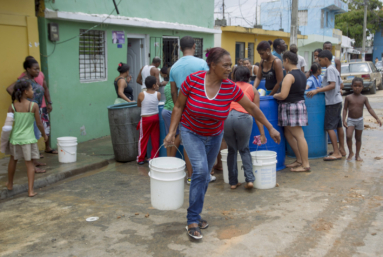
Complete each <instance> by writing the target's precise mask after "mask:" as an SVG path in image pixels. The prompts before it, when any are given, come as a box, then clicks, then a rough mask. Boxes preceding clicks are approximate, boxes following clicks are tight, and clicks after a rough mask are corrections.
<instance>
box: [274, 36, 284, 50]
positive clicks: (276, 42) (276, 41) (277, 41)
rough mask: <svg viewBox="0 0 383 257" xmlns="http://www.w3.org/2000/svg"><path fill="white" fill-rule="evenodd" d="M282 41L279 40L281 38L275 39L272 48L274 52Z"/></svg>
mask: <svg viewBox="0 0 383 257" xmlns="http://www.w3.org/2000/svg"><path fill="white" fill-rule="evenodd" d="M282 40H283V39H281V38H277V39H275V40H274V42H273V48H274V50H275V49H277V46H280V45H281V42H282Z"/></svg>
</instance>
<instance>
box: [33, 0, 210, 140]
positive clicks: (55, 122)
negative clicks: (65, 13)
mask: <svg viewBox="0 0 383 257" xmlns="http://www.w3.org/2000/svg"><path fill="white" fill-rule="evenodd" d="M56 2H59V1H56ZM53 21H54V22H56V23H58V24H59V32H60V41H59V42H62V41H64V40H66V39H69V38H72V37H74V36H76V35H78V34H79V31H80V29H88V28H90V27H92V26H94V24H91V23H76V22H68V21H62V20H47V19H45V18H39V30H40V33H39V34H40V48H41V53H42V55H43V56H42V59H41V66H42V71H43V72H44V74H45V76H46V80H47V82H48V86H49V89H50V93H51V98H52V102H53V112H52V113H51V115H50V117H51V126H52V132H51V133H52V135H51V137H52V140H51V141H52V145H53V147H55V146H56V138H57V137H62V136H75V137H77V138H78V140H79V142H84V141H87V140H90V139H94V138H99V137H102V136H106V135H109V134H110V131H109V123H108V111H107V106H109V105H112V104H113V103H114V100H115V99H116V93H115V89H114V86H113V80H114V79H115V78H116V77H117V76H118V75H119V74H118V72H117V66H118V63H119V62H124V63H126V62H127V43H126V42H125V44H123V48H117V45H116V44H112V43H111V38H112V31H113V30H123V31H125V36H126V35H127V34H128V33H129V34H130V33H132V34H149V35H150V37H162V36H163V35H167V36H171V35H174V36H177V37H180V38H182V37H183V36H186V35H190V36H192V37H199V38H203V49H204V50H205V49H206V48H210V47H213V45H214V35H213V34H206V33H192V32H186V31H173V30H156V29H146V28H136V27H126V26H117V25H102V26H99V27H97V28H96V29H97V30H104V31H106V32H107V33H106V35H107V39H106V47H107V68H108V69H107V81H100V82H91V83H80V78H79V38H78V37H77V38H75V39H73V40H71V41H68V42H65V43H62V44H56V47H55V46H54V44H53V43H52V42H50V41H48V37H47V28H48V23H49V22H53ZM54 47H55V48H54ZM52 52H53V53H52ZM49 54H51V55H49ZM47 55H49V57H45V56H47ZM152 57H153V55H152ZM134 79H135V78H134ZM82 126H85V129H86V135H81V131H80V127H82Z"/></svg>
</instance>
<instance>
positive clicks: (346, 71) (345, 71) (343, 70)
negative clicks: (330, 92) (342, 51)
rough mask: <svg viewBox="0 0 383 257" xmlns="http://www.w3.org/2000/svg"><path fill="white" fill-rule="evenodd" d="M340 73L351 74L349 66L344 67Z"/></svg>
mask: <svg viewBox="0 0 383 257" xmlns="http://www.w3.org/2000/svg"><path fill="white" fill-rule="evenodd" d="M340 73H341V74H343V73H350V69H349V66H348V65H342V67H341V68H340Z"/></svg>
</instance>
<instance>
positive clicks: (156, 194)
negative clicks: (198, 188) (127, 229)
mask: <svg viewBox="0 0 383 257" xmlns="http://www.w3.org/2000/svg"><path fill="white" fill-rule="evenodd" d="M185 176H186V173H185V172H184V174H183V176H181V177H178V178H174V179H160V178H156V177H154V176H153V175H152V174H151V172H149V177H150V196H151V202H152V206H153V207H154V208H156V209H157V210H163V211H167V210H176V209H178V208H181V207H182V205H183V204H184V187H185V181H184V179H185Z"/></svg>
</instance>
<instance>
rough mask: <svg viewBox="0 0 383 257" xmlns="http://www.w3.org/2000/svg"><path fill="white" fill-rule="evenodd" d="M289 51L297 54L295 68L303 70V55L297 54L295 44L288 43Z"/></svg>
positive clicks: (304, 63)
mask: <svg viewBox="0 0 383 257" xmlns="http://www.w3.org/2000/svg"><path fill="white" fill-rule="evenodd" d="M290 51H291V52H293V53H294V54H296V55H297V56H298V64H297V68H298V69H300V70H301V71H302V72H305V67H306V61H305V58H303V56H300V55H299V54H298V47H297V45H296V44H291V45H290Z"/></svg>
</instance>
